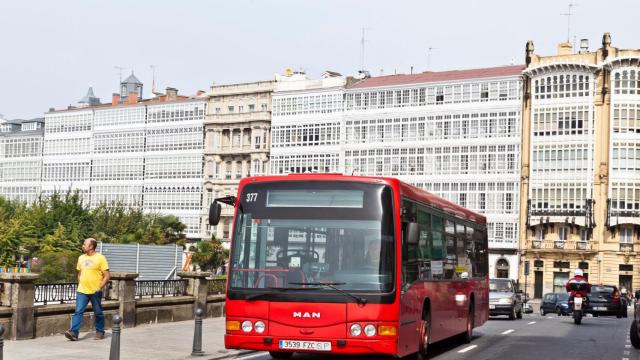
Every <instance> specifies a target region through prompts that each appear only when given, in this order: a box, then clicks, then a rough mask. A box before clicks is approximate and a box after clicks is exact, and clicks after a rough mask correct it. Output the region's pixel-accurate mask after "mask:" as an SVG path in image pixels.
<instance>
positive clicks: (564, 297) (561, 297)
mask: <svg viewBox="0 0 640 360" xmlns="http://www.w3.org/2000/svg"><path fill="white" fill-rule="evenodd" d="M558 300H559V301H565V300H569V294H566V293H559V294H558Z"/></svg>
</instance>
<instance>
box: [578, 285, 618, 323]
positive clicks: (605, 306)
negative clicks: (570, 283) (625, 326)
mask: <svg viewBox="0 0 640 360" xmlns="http://www.w3.org/2000/svg"><path fill="white" fill-rule="evenodd" d="M587 298H588V299H589V303H588V304H587V307H586V309H585V312H586V313H588V314H593V316H600V315H603V316H613V315H615V316H616V317H618V318H621V317H627V303H626V301H624V300H622V299H621V297H620V291H619V290H618V288H617V287H616V286H615V285H593V286H591V292H590V293H589V294H588V295H587Z"/></svg>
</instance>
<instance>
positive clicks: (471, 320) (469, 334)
mask: <svg viewBox="0 0 640 360" xmlns="http://www.w3.org/2000/svg"><path fill="white" fill-rule="evenodd" d="M473 309H474V307H473V303H471V304H470V305H469V315H468V316H467V328H466V329H465V332H464V334H463V335H462V340H463V341H464V343H465V344H468V343H470V342H471V339H472V338H473V327H474V326H475V313H474V311H473Z"/></svg>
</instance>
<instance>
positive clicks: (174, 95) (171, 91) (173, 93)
mask: <svg viewBox="0 0 640 360" xmlns="http://www.w3.org/2000/svg"><path fill="white" fill-rule="evenodd" d="M166 91H167V92H166V94H167V101H175V100H178V89H176V88H172V87H168V88H167V89H166Z"/></svg>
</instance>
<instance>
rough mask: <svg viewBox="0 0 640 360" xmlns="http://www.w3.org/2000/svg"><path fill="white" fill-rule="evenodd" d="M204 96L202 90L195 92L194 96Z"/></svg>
mask: <svg viewBox="0 0 640 360" xmlns="http://www.w3.org/2000/svg"><path fill="white" fill-rule="evenodd" d="M202 95H204V90H198V92H196V96H202Z"/></svg>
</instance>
